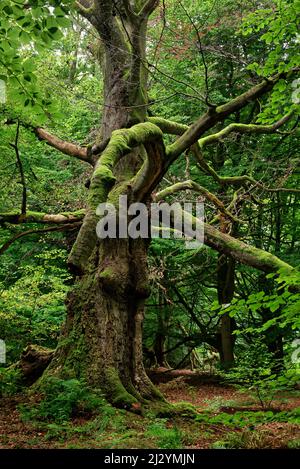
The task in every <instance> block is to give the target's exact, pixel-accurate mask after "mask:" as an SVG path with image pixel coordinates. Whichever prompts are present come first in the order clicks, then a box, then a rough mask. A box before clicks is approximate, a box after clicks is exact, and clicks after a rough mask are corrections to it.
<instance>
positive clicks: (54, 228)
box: [0, 222, 81, 255]
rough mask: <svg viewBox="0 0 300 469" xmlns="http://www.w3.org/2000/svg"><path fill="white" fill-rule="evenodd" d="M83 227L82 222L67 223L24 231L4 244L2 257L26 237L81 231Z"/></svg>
mask: <svg viewBox="0 0 300 469" xmlns="http://www.w3.org/2000/svg"><path fill="white" fill-rule="evenodd" d="M80 226H81V222H76V223H67V224H64V225H61V226H51V227H48V228H41V229H39V230H28V231H23V232H22V233H18V234H17V235H15V236H12V238H10V239H9V240H8V241H6V243H4V244H3V246H1V247H0V255H1V254H3V253H4V252H5V251H7V250H8V249H9V248H10V246H11V245H12V244H13V243H14V242H15V241H17V240H18V239H20V238H23V237H24V236H30V235H32V234H34V235H35V234H43V233H50V232H53V231H55V232H58V231H68V230H75V229H79V227H80Z"/></svg>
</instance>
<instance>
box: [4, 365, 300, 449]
mask: <svg viewBox="0 0 300 469" xmlns="http://www.w3.org/2000/svg"><path fill="white" fill-rule="evenodd" d="M151 378H152V379H153V381H154V382H155V383H156V385H157V386H158V388H159V389H160V390H161V391H162V392H163V394H164V395H165V397H166V398H167V400H168V401H169V402H170V403H178V402H188V403H191V404H193V405H195V406H196V407H197V411H198V412H204V411H206V412H211V415H212V416H213V415H217V414H218V413H220V412H223V413H227V414H234V413H236V412H243V411H251V412H257V411H262V407H261V406H260V405H258V404H257V402H255V400H254V399H253V397H252V396H249V395H246V394H241V393H239V392H238V391H237V390H236V389H235V388H234V387H231V386H224V385H222V384H221V383H220V381H219V379H218V378H217V377H213V376H208V375H198V374H195V373H193V372H189V370H184V371H183V372H181V373H178V372H176V373H175V374H174V373H173V374H172V375H170V373H168V372H164V370H158V371H157V370H156V372H155V373H152V376H151ZM40 398H41V396H33V395H30V397H29V396H28V395H25V394H22V395H18V396H14V397H10V398H1V399H0V449H19V448H40V449H46V448H47V449H50V448H109V449H110V448H132V449H134V448H147V449H148V448H149V449H151V448H164V447H167V448H172V446H170V445H172V441H171V442H169V443H168V442H167V443H166V442H165V440H164V436H162V437H160V436H159V434H158V436H157V435H155V432H154V433H153V434H151V432H150V433H149V432H148V431H147V430H145V429H147V428H150V427H151V425H152V426H153V425H154V426H155V425H158V423H157V422H159V419H155V418H153V417H151V416H149V417H148V416H146V417H142V416H140V415H136V414H133V413H131V412H125V411H120V414H117V415H116V417H112V418H111V421H112V422H114V424H113V426H111V425H110V424H109V425H108V426H107V427H106V428H105V429H104V430H101V431H100V430H99V429H98V430H95V431H87V432H86V431H83V430H84V429H85V428H86V427H87V426H88V425H89V424H90V423H91V422H92V421H93V418H95V417H93V416H88V415H86V416H84V415H83V416H76V417H74V419H73V420H72V421H71V422H69V424H67V425H68V426H67V429H73V431H69V430H65V429H64V428H62V429H60V428H59V426H56V427H57V432H55V431H54V433H53V428H52V427H51V425H50V427H51V428H52V433H51V431H50V432H49V428H50V427H49V425H48V426H47V425H46V424H45V423H44V424H39V423H37V422H30V421H29V422H28V421H26V422H25V421H23V420H22V416H21V412H20V406H22V405H24V404H33V403H34V402H38V401H39V400H40ZM297 407H300V393H298V395H295V394H294V393H293V394H292V395H291V394H288V393H286V394H281V395H277V396H276V398H275V399H274V401H273V403H272V410H274V411H277V412H279V411H287V410H292V409H295V408H297ZM164 424H165V428H167V429H168V430H172V429H177V430H178V431H179V433H180V435H181V445H182V446H181V447H182V448H188V449H206V448H212V447H214V445H218V443H216V442H220V440H221V441H222V440H224V438H227V437H228V434H229V433H230V434H235V435H236V437H237V438H238V439H239V438H240V439H241V440H242V441H245V443H243V444H244V445H245V446H244V447H246V448H249V449H251V448H252V447H253V448H289V447H292V446H291V442H294V445H293V443H292V445H293V447H295V445H296V443H297V442H298V443H297V444H299V441H300V440H299V439H300V429H299V425H296V424H294V423H288V422H276V421H275V422H271V423H267V424H259V425H255V427H253V428H250V427H249V428H246V429H245V428H239V427H234V428H233V427H232V426H231V427H228V426H226V425H223V424H212V423H210V422H209V421H208V422H205V423H202V422H197V421H195V420H191V419H187V418H184V417H183V416H182V417H181V416H178V417H176V418H174V417H173V418H170V419H165V420H164ZM56 427H55V426H54V430H55V429H56ZM74 429H76V431H74ZM177 430H176V431H177ZM164 445H165V446H164ZM166 445H169V446H166ZM298 447H299V446H298Z"/></svg>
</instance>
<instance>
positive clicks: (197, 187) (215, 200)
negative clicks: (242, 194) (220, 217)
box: [155, 180, 239, 222]
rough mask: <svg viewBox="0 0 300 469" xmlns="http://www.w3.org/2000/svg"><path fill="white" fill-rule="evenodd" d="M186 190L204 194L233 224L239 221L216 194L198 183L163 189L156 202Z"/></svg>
mask: <svg viewBox="0 0 300 469" xmlns="http://www.w3.org/2000/svg"><path fill="white" fill-rule="evenodd" d="M185 190H192V191H195V192H199V193H200V194H202V195H203V196H204V197H205V198H206V199H207V200H209V201H210V202H212V203H213V204H214V205H215V206H216V207H217V209H218V210H219V211H220V212H221V213H223V214H224V215H225V217H227V218H229V219H230V220H231V221H233V222H238V221H239V220H238V219H237V218H236V217H235V216H234V215H233V214H232V213H230V212H229V211H228V210H227V209H226V207H225V205H224V204H223V202H222V201H221V200H220V199H218V197H216V196H215V195H214V194H212V193H211V192H209V191H208V190H207V189H205V187H202V186H200V185H199V184H197V183H196V182H194V181H192V180H189V181H184V182H178V183H176V184H173V185H172V186H169V187H167V188H166V189H163V190H162V191H160V192H158V193H157V194H156V195H155V201H157V202H158V201H160V200H162V199H164V198H165V197H168V196H169V195H172V194H174V193H176V192H179V191H185Z"/></svg>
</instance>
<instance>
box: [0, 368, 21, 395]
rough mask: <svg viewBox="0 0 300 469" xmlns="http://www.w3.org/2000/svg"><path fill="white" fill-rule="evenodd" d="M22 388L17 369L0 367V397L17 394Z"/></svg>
mask: <svg viewBox="0 0 300 469" xmlns="http://www.w3.org/2000/svg"><path fill="white" fill-rule="evenodd" d="M21 389H22V376H21V373H20V371H19V370H16V369H13V368H0V397H8V396H12V395H14V394H17V393H18V392H20V390H21Z"/></svg>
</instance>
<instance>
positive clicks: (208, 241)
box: [174, 207, 294, 272]
mask: <svg viewBox="0 0 300 469" xmlns="http://www.w3.org/2000/svg"><path fill="white" fill-rule="evenodd" d="M174 211H175V212H178V215H181V216H182V215H183V214H184V217H185V220H186V221H188V220H189V222H190V224H191V226H193V229H195V228H196V223H197V219H196V217H194V216H193V215H191V214H190V213H187V212H184V211H183V210H182V209H181V208H179V207H177V208H176V209H175V210H174ZM175 215H176V213H175ZM187 234H188V233H187ZM204 244H205V245H207V246H209V247H211V248H213V249H214V250H216V251H218V252H220V253H223V254H226V255H227V256H231V257H233V258H234V259H236V260H237V261H238V262H241V263H242V264H245V265H249V266H251V267H254V268H256V269H258V270H262V271H263V272H277V271H279V270H280V269H285V270H286V271H287V272H293V271H294V268H293V267H292V266H291V265H289V264H287V263H286V262H284V261H282V260H280V259H279V258H278V257H276V256H274V255H273V254H271V253H269V252H266V251H263V250H262V249H258V248H256V247H253V246H249V245H248V244H246V243H244V242H243V241H240V240H239V239H236V238H233V237H232V236H230V235H228V234H225V233H221V232H220V231H219V230H217V229H216V228H214V227H213V226H211V225H209V224H207V223H204Z"/></svg>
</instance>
